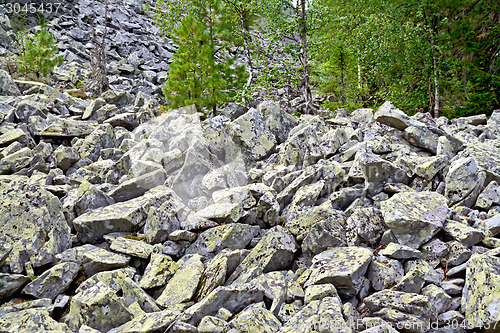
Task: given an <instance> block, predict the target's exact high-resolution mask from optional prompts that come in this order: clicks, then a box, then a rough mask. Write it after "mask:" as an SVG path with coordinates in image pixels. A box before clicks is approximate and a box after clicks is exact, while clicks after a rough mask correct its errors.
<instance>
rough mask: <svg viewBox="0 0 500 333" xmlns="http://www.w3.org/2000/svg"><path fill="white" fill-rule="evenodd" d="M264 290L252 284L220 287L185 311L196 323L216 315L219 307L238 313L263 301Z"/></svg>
mask: <svg viewBox="0 0 500 333" xmlns="http://www.w3.org/2000/svg"><path fill="white" fill-rule="evenodd" d="M263 298H264V291H263V290H262V289H260V288H258V287H255V286H252V285H250V284H242V285H239V286H226V287H218V288H216V289H215V290H214V291H212V292H211V293H210V294H208V295H207V296H206V297H205V298H204V299H203V300H201V301H200V302H198V303H196V304H194V305H193V306H191V307H190V308H188V309H187V310H186V311H185V315H186V316H189V318H190V319H189V321H188V322H189V323H190V324H193V325H196V324H198V323H199V322H200V320H201V319H202V318H203V317H205V316H215V315H216V314H217V312H218V311H219V309H221V308H225V309H227V310H228V311H229V312H231V313H238V312H240V311H241V310H242V309H244V308H245V307H246V306H247V305H250V304H253V303H258V302H262V300H263Z"/></svg>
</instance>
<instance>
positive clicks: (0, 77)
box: [0, 69, 21, 96]
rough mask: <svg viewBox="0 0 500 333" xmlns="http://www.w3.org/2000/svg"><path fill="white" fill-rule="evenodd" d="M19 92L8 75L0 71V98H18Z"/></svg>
mask: <svg viewBox="0 0 500 333" xmlns="http://www.w3.org/2000/svg"><path fill="white" fill-rule="evenodd" d="M19 95H21V92H20V91H19V88H18V87H17V85H16V83H15V82H14V80H12V78H11V77H10V75H9V73H7V72H6V71H4V70H1V69H0V96H19Z"/></svg>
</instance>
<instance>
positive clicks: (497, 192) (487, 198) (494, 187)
mask: <svg viewBox="0 0 500 333" xmlns="http://www.w3.org/2000/svg"><path fill="white" fill-rule="evenodd" d="M494 204H495V205H500V186H499V185H498V183H497V182H496V181H492V182H490V183H489V184H488V186H486V187H485V188H484V190H483V191H482V192H481V194H479V196H478V197H477V201H476V206H477V207H479V208H482V209H490V208H491V206H492V205H494Z"/></svg>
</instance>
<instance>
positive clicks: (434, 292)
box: [422, 284, 452, 313]
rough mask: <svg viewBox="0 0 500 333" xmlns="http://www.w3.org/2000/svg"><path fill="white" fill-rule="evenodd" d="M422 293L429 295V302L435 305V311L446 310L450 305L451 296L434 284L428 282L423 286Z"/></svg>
mask: <svg viewBox="0 0 500 333" xmlns="http://www.w3.org/2000/svg"><path fill="white" fill-rule="evenodd" d="M422 295H424V296H427V297H429V300H430V302H431V303H432V304H434V307H436V311H437V313H443V312H445V311H448V309H449V308H450V306H451V302H452V300H451V296H450V295H448V294H447V293H445V291H444V290H443V288H441V287H438V286H436V285H435V284H429V285H428V286H426V287H425V288H423V289H422Z"/></svg>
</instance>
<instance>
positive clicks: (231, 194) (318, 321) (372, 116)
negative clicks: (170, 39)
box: [0, 0, 500, 333]
mask: <svg viewBox="0 0 500 333" xmlns="http://www.w3.org/2000/svg"><path fill="white" fill-rule="evenodd" d="M68 3H72V2H71V1H69V2H68ZM78 4H79V5H78V6H69V5H68V6H65V7H64V12H63V15H61V16H59V17H57V18H56V19H55V20H53V21H52V23H51V24H52V25H51V29H52V31H53V32H55V34H56V39H57V40H59V41H61V44H60V45H61V50H62V51H63V52H65V55H66V61H67V62H66V65H65V66H63V67H62V68H60V69H59V70H58V72H56V78H57V79H58V80H59V82H63V83H64V84H67V86H72V85H76V84H78V81H79V80H82V79H83V78H84V76H83V74H84V71H85V70H86V69H85V63H87V62H88V60H89V54H90V50H91V47H92V45H91V44H89V43H90V37H91V36H90V33H89V32H90V31H91V29H90V28H89V26H90V24H91V23H92V22H93V21H92V20H93V19H92V18H93V17H95V20H96V22H97V24H96V25H97V28H99V24H101V25H102V24H103V21H102V20H103V18H100V16H99V15H97V14H98V13H100V12H102V10H103V7H102V3H99V4H96V2H95V1H89V0H79V1H78ZM142 5H143V3H142V2H141V1H134V0H128V1H123V2H120V6H111V7H110V8H109V10H110V14H109V17H108V20H107V23H106V26H107V29H108V36H110V40H111V41H112V43H111V45H110V49H109V52H108V55H109V57H110V59H111V60H112V61H111V62H110V73H111V74H112V76H111V79H110V82H111V85H112V88H113V89H112V90H110V91H108V92H106V93H104V94H102V95H101V96H100V97H99V98H97V99H94V100H88V99H81V98H78V97H77V96H75V95H74V94H71V93H68V92H67V91H65V90H62V89H55V88H53V87H50V86H47V85H44V84H36V83H22V84H16V82H14V81H13V80H12V79H11V77H10V76H9V75H8V74H7V73H6V72H4V71H0V203H1V204H0V230H1V231H0V240H1V242H0V331H2V332H44V331H46V332H82V333H83V332H169V333H180V332H184V333H188V332H232V333H236V332H263V333H268V332H283V333H285V332H286V333H292V332H293V333H304V332H311V333H312V332H349V333H350V332H364V333H375V332H434V333H438V332H440V333H445V332H465V331H466V330H468V331H478V330H479V329H480V328H485V329H489V331H491V332H500V323H498V322H499V320H500V312H499V299H500V270H499V267H500V239H499V238H498V235H499V234H500V185H499V183H500V140H499V139H498V137H499V134H500V112H496V113H494V114H493V115H492V116H491V117H490V118H489V119H487V118H486V117H485V116H484V115H480V116H474V117H467V118H460V119H455V120H453V121H451V122H450V121H448V120H447V119H445V118H439V119H432V118H431V117H430V116H429V115H427V114H416V115H415V116H412V117H409V116H407V115H406V114H405V113H404V112H402V111H400V110H398V109H397V108H396V107H394V106H393V105H392V104H391V103H389V102H387V103H385V104H384V105H382V106H381V107H380V108H379V109H378V110H376V112H374V111H373V110H371V109H359V110H356V111H354V112H352V113H351V114H342V113H339V114H338V115H337V116H336V117H335V118H331V119H327V120H325V119H322V118H321V117H319V116H312V115H303V116H301V117H300V118H297V117H294V116H291V115H290V114H288V113H286V112H284V111H282V110H281V109H280V108H279V107H277V106H276V105H274V104H273V103H270V102H263V103H261V104H259V105H258V107H256V108H250V109H248V108H246V107H243V106H241V105H237V104H229V105H227V106H226V107H225V108H224V109H223V110H221V113H220V115H219V116H217V117H214V118H211V119H208V120H204V121H202V120H201V119H200V115H199V114H198V113H197V112H196V110H195V109H194V108H192V107H186V108H182V109H179V110H174V111H169V112H168V113H161V112H159V108H158V103H157V101H156V100H155V99H154V98H153V97H151V96H152V95H154V93H155V92H157V91H158V87H160V86H161V77H162V76H163V75H164V73H165V72H166V71H167V70H168V65H167V59H168V58H169V57H170V56H171V54H170V46H169V44H168V43H163V40H161V39H158V37H156V35H154V28H153V27H152V25H151V24H150V23H149V22H148V20H147V19H146V18H144V17H143V16H142V15H139V14H141V13H142ZM2 26H3V27H4V28H2V29H3V30H7V31H8V29H7V28H5V20H4V17H3V16H1V15H0V27H2ZM3 30H2V31H3ZM2 31H0V32H2ZM2 36H3V34H2ZM5 52H7V51H6V49H3V48H0V53H1V54H2V55H4V54H5ZM18 83H19V82H18Z"/></svg>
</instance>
